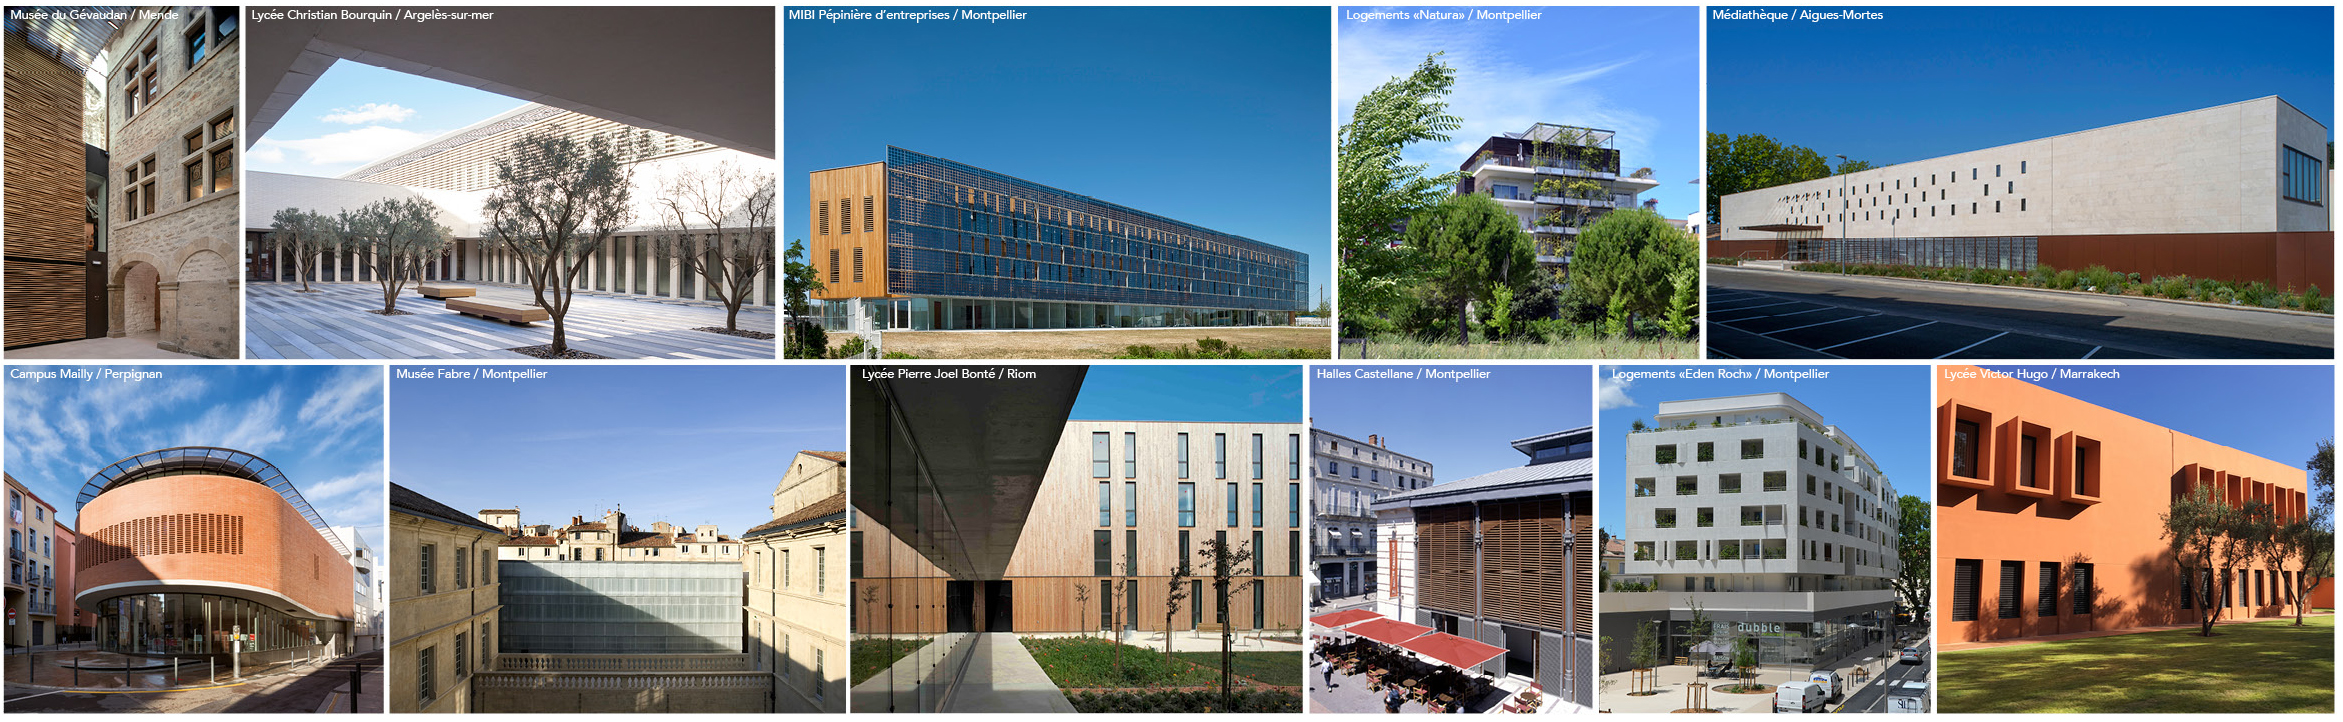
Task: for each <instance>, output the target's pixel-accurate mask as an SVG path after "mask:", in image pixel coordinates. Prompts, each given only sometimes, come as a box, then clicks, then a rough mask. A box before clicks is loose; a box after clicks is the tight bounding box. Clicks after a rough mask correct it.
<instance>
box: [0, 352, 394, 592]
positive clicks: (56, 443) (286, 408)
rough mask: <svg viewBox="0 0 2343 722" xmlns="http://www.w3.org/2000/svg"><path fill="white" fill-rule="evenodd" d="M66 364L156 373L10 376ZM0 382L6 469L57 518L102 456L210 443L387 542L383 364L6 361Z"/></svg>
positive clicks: (71, 516) (343, 522)
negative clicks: (242, 456)
mask: <svg viewBox="0 0 2343 722" xmlns="http://www.w3.org/2000/svg"><path fill="white" fill-rule="evenodd" d="M64 368H83V369H93V370H94V369H105V368H112V369H116V370H134V369H135V370H142V371H151V372H155V373H159V374H162V375H161V376H159V377H155V378H152V379H147V380H140V381H126V380H119V379H108V378H105V377H103V376H99V377H96V378H93V379H91V380H86V381H84V380H75V379H64V378H60V379H56V380H33V379H30V378H26V377H23V376H20V375H19V374H23V373H25V372H28V371H54V370H58V369H64ZM5 385H6V386H7V404H6V406H7V419H8V432H7V458H6V460H5V465H6V466H7V468H8V474H9V475H10V476H14V477H16V480H17V481H19V482H23V483H24V485H25V487H26V488H29V489H32V491H33V493H34V494H37V495H39V496H40V497H41V500H42V501H46V502H49V504H50V505H51V506H54V507H57V514H58V516H59V517H60V518H63V519H65V520H66V521H67V522H73V521H74V520H75V516H76V515H75V513H74V512H75V508H74V498H75V496H76V495H78V494H79V493H80V492H81V486H82V484H83V483H85V482H88V481H89V477H90V475H91V474H94V473H97V472H98V470H100V469H103V468H105V467H106V466H107V465H109V464H112V463H114V462H116V461H120V460H122V459H124V458H126V457H129V456H133V455H136V454H141V453H145V452H149V451H155V450H158V449H168V448H172V447H177V446H217V447H223V448H229V449H235V450H238V451H243V452H246V453H249V454H252V455H254V456H258V457H260V458H262V459H266V460H268V462H269V463H270V464H274V465H276V467H277V469H278V470H279V471H282V472H284V474H285V478H286V479H288V480H291V481H292V482H293V486H294V487H295V488H298V489H300V490H301V496H302V498H304V499H306V500H308V501H309V505H310V506H311V507H312V508H314V509H316V510H317V512H318V514H319V515H320V516H323V517H324V518H325V520H326V522H327V523H329V524H331V525H333V526H352V527H357V528H358V533H359V534H360V535H363V536H364V537H366V541H367V543H368V544H369V545H372V546H373V547H374V548H376V549H384V548H387V547H388V540H387V539H386V538H384V537H383V485H382V480H383V474H382V367H381V366H325V365H308V366H260V365H253V366H212V365H172V366H110V367H107V366H83V367H61V366H10V367H9V368H8V380H7V383H6V384H5ZM74 528H75V529H76V530H81V528H80V527H79V526H78V525H76V526H75V527H74ZM86 531H94V530H86Z"/></svg>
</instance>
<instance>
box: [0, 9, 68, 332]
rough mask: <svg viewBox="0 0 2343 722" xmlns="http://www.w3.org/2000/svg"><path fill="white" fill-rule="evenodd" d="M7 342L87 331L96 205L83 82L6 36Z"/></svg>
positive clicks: (1, 173)
mask: <svg viewBox="0 0 2343 722" xmlns="http://www.w3.org/2000/svg"><path fill="white" fill-rule="evenodd" d="M5 86H6V89H5V92H6V95H7V106H8V107H7V113H6V118H5V129H6V138H5V141H4V142H5V148H4V149H0V153H4V154H5V155H6V161H7V162H6V168H5V169H4V170H0V185H4V187H0V202H4V203H5V205H6V207H7V213H8V223H7V226H6V229H5V234H4V235H5V242H4V244H5V247H6V254H7V263H8V270H7V274H6V289H7V294H6V295H7V303H6V316H7V321H6V330H5V335H6V345H7V346H8V347H9V348H15V347H18V346H24V345H28V344H38V343H50V342H55V341H71V340H76V339H81V338H85V337H87V335H88V332H87V323H88V320H87V319H88V313H89V309H88V296H87V291H88V285H87V284H88V280H87V279H88V275H87V274H88V271H87V269H86V265H87V262H88V251H87V248H86V242H85V239H86V238H87V237H88V229H87V227H86V226H85V225H84V222H83V221H84V218H85V215H86V209H87V207H88V197H87V193H88V191H87V186H86V180H85V176H86V173H85V171H84V168H83V165H84V160H83V159H84V153H83V149H82V145H83V144H82V132H81V131H82V107H81V106H82V79H81V74H80V73H78V72H76V71H74V70H73V69H72V68H71V67H69V66H68V65H67V64H65V63H63V62H60V61H59V60H58V59H56V58H54V57H51V56H49V55H46V54H44V53H42V52H40V51H39V50H36V49H34V48H33V47H32V46H31V45H30V44H28V43H26V42H25V41H24V40H23V39H21V38H19V37H18V36H15V35H9V36H8V38H7V70H6V81H5Z"/></svg>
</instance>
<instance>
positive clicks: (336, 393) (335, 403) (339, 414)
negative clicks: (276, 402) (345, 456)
mask: <svg viewBox="0 0 2343 722" xmlns="http://www.w3.org/2000/svg"><path fill="white" fill-rule="evenodd" d="M381 401H382V372H381V371H380V370H378V369H375V368H373V367H368V366H351V367H348V368H346V369H345V370H343V371H342V372H341V373H339V374H336V375H335V376H334V377H332V378H329V379H326V380H324V381H323V382H322V383H320V384H318V388H317V392H316V393H313V394H310V396H309V400H308V401H307V402H305V403H303V404H301V412H300V414H299V415H297V416H295V417H294V420H296V421H299V422H301V423H302V424H308V425H324V426H327V427H330V428H337V429H338V428H342V427H345V426H349V425H352V424H356V423H358V422H361V421H366V420H368V418H369V417H371V416H373V415H375V414H374V408H375V407H376V406H377V405H378V404H379V403H380V402H381Z"/></svg>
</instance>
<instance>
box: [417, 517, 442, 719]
mask: <svg viewBox="0 0 2343 722" xmlns="http://www.w3.org/2000/svg"><path fill="white" fill-rule="evenodd" d="M438 552H439V547H438V546H437V545H433V544H425V545H423V547H422V548H421V549H419V550H417V552H416V555H415V580H416V581H418V582H421V583H422V585H423V586H422V592H423V593H424V594H432V593H435V592H437V591H438V590H439V585H438V583H437V582H438V581H439V580H438V579H437V578H436V577H437V576H438V571H437V569H436V568H435V567H434V566H433V563H432V557H433V556H436V555H437V554H438ZM425 696H429V695H425Z"/></svg>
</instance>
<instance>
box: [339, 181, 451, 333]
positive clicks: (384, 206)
mask: <svg viewBox="0 0 2343 722" xmlns="http://www.w3.org/2000/svg"><path fill="white" fill-rule="evenodd" d="M341 225H342V232H341V237H342V244H343V245H346V246H349V247H350V248H351V249H353V250H355V251H356V253H354V254H353V255H354V256H355V257H356V258H357V261H358V266H359V267H360V268H364V269H366V270H367V272H368V273H369V274H370V275H372V276H374V282H375V284H376V285H378V286H381V287H382V311H381V313H382V314H383V315H385V316H388V315H391V314H395V313H398V310H399V293H400V292H401V291H404V290H406V287H407V283H408V282H409V281H414V280H418V279H421V278H422V277H423V262H424V260H426V259H430V258H437V257H438V256H439V254H441V253H443V252H446V250H447V247H448V245H449V244H451V243H454V242H455V237H454V236H453V235H451V234H450V233H449V231H448V229H447V226H442V225H440V224H439V206H437V205H435V204H433V203H432V202H431V201H428V200H424V199H422V198H406V199H387V198H386V199H383V200H378V201H375V202H373V203H368V204H366V205H365V206H363V207H360V208H359V209H358V210H355V211H349V212H346V213H344V214H342V216H341Z"/></svg>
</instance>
